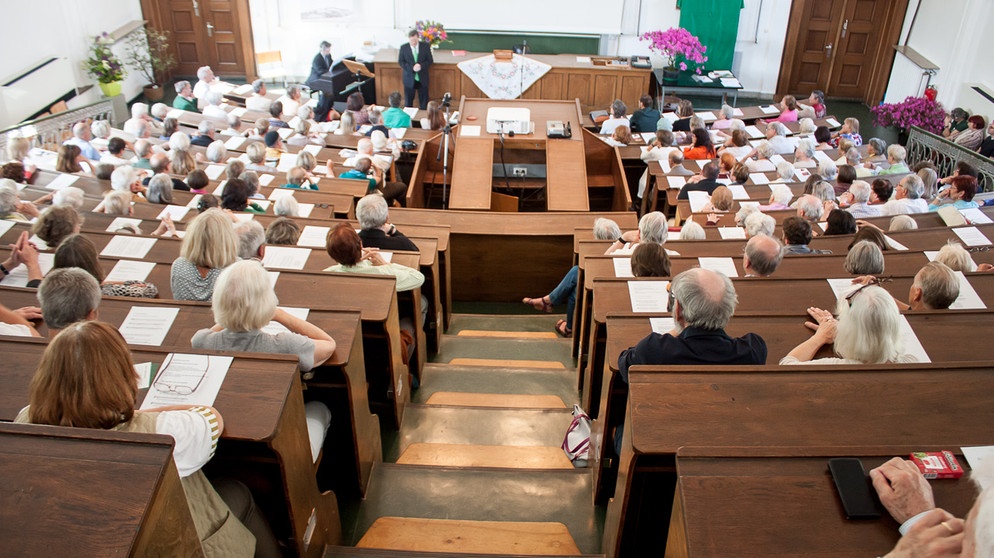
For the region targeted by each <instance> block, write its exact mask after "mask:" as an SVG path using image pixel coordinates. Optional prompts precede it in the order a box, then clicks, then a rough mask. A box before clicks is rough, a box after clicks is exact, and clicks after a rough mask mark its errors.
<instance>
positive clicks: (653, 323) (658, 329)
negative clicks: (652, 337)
mask: <svg viewBox="0 0 994 558" xmlns="http://www.w3.org/2000/svg"><path fill="white" fill-rule="evenodd" d="M649 326H650V327H651V328H652V332H653V333H658V334H660V335H665V334H667V333H669V332H671V331H673V328H674V327H676V320H674V319H673V318H672V317H659V318H649Z"/></svg>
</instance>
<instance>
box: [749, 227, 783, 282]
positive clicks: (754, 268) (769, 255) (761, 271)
mask: <svg viewBox="0 0 994 558" xmlns="http://www.w3.org/2000/svg"><path fill="white" fill-rule="evenodd" d="M754 215H760V214H759V213H756V214H754ZM750 217H752V215H750ZM771 219H772V217H771ZM781 261H783V247H782V246H780V243H779V242H777V241H776V239H775V238H771V237H769V236H767V235H765V234H760V235H756V236H754V237H752V238H750V239H749V242H746V247H745V254H743V255H742V269H743V270H745V276H746V277H769V276H770V275H773V272H774V271H776V270H777V268H778V267H780V262H781Z"/></svg>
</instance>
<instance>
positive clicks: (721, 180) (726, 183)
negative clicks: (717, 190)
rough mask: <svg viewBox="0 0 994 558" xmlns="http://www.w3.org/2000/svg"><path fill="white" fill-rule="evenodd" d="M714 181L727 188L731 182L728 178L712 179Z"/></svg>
mask: <svg viewBox="0 0 994 558" xmlns="http://www.w3.org/2000/svg"><path fill="white" fill-rule="evenodd" d="M714 181H715V182H717V183H718V184H722V185H724V186H728V185H730V184H731V183H732V180H731V179H730V178H716V179H714Z"/></svg>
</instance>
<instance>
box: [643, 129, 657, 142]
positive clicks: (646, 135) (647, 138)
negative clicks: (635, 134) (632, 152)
mask: <svg viewBox="0 0 994 558" xmlns="http://www.w3.org/2000/svg"><path fill="white" fill-rule="evenodd" d="M639 135H640V136H642V141H644V142H645V143H652V142H653V140H655V139H656V134H655V133H654V132H642V133H641V134H639Z"/></svg>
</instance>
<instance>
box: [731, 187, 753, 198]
mask: <svg viewBox="0 0 994 558" xmlns="http://www.w3.org/2000/svg"><path fill="white" fill-rule="evenodd" d="M728 189H729V191H731V192H732V199H733V200H747V199H749V193H748V192H746V189H745V186H743V185H741V184H729V185H728Z"/></svg>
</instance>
